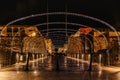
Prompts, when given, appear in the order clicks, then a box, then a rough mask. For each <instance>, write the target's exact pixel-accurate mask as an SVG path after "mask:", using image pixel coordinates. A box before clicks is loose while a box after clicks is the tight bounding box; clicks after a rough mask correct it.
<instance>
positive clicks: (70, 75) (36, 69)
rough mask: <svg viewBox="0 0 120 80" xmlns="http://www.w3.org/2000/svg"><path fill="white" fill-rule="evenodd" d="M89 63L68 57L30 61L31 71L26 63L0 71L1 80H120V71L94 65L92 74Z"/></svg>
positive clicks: (114, 68) (50, 57)
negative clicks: (27, 68)
mask: <svg viewBox="0 0 120 80" xmlns="http://www.w3.org/2000/svg"><path fill="white" fill-rule="evenodd" d="M87 70H88V63H86V62H84V61H81V60H77V59H73V58H70V57H66V56H58V57H57V58H56V57H54V56H53V57H52V56H49V57H47V58H41V59H38V60H34V61H30V65H29V71H25V63H22V62H21V63H16V64H15V65H12V66H9V67H7V68H3V69H1V70H0V80H120V77H119V76H120V69H119V68H116V67H100V66H99V65H97V64H94V65H93V70H92V71H91V72H89V71H87Z"/></svg>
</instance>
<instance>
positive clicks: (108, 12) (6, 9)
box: [0, 0, 120, 25]
mask: <svg viewBox="0 0 120 80" xmlns="http://www.w3.org/2000/svg"><path fill="white" fill-rule="evenodd" d="M66 3H67V6H68V12H75V13H82V14H86V15H89V16H93V17H97V18H100V19H102V20H104V21H107V22H109V23H110V24H112V25H116V24H117V25H119V22H120V5H119V0H67V1H66V0H48V7H49V12H56V11H65V5H66ZM46 4H47V0H0V24H6V23H8V22H9V21H12V20H14V19H17V18H20V17H23V16H27V15H31V14H37V13H43V12H46Z"/></svg>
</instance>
